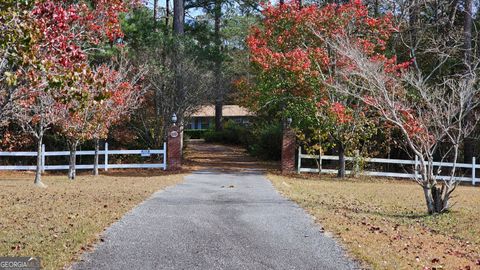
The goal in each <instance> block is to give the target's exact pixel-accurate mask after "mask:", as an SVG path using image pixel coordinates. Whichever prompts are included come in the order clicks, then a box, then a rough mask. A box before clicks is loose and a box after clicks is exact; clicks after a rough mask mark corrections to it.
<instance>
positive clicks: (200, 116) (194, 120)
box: [187, 105, 254, 129]
mask: <svg viewBox="0 0 480 270" xmlns="http://www.w3.org/2000/svg"><path fill="white" fill-rule="evenodd" d="M222 111H223V121H228V120H233V121H235V122H236V123H239V124H248V123H249V122H250V121H249V119H250V118H252V117H253V116H254V114H253V113H252V112H251V111H249V110H248V109H246V108H244V107H241V106H238V105H224V106H223V110H222ZM214 125H215V106H214V105H206V106H202V107H200V108H199V109H198V110H197V111H196V112H195V113H193V114H192V115H191V116H190V123H189V124H188V125H187V129H208V128H210V127H213V126H214Z"/></svg>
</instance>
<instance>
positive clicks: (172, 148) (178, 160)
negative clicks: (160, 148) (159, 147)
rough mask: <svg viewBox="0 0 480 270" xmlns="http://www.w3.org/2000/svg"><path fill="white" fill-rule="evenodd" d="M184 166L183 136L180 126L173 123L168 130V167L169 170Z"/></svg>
mask: <svg viewBox="0 0 480 270" xmlns="http://www.w3.org/2000/svg"><path fill="white" fill-rule="evenodd" d="M181 168H182V136H180V128H179V127H178V126H177V125H173V126H171V127H170V129H169V130H168V139H167V169H168V170H169V171H174V170H180V169H181Z"/></svg>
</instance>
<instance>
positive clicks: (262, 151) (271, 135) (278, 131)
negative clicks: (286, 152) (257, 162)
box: [247, 124, 282, 160]
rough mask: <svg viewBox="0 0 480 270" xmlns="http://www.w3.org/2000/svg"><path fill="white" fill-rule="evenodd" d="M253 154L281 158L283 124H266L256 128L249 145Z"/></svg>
mask: <svg viewBox="0 0 480 270" xmlns="http://www.w3.org/2000/svg"><path fill="white" fill-rule="evenodd" d="M247 150H248V152H249V153H250V154H251V155H252V156H256V157H259V158H261V159H267V160H280V159H281V156H282V125H281V124H266V125H262V126H261V127H259V126H257V127H256V128H255V135H254V136H253V138H252V142H251V143H249V144H248V145H247Z"/></svg>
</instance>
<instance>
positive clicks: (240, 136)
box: [204, 121, 282, 160]
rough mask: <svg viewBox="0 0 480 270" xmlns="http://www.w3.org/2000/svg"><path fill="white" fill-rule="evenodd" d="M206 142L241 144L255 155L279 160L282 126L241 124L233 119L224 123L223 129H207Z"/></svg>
mask: <svg viewBox="0 0 480 270" xmlns="http://www.w3.org/2000/svg"><path fill="white" fill-rule="evenodd" d="M204 136H205V137H204V138H205V141H206V142H211V143H224V144H234V145H241V146H243V147H245V148H246V149H247V151H248V152H249V153H250V154H251V155H252V156H255V157H258V158H261V159H267V160H280V158H281V151H282V150H281V147H282V126H281V125H280V124H268V123H261V124H258V125H256V126H248V127H246V126H242V125H239V124H237V123H235V122H233V121H228V122H226V123H225V125H224V129H223V131H215V130H208V131H206V132H205V134H204Z"/></svg>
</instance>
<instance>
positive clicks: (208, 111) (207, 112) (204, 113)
mask: <svg viewBox="0 0 480 270" xmlns="http://www.w3.org/2000/svg"><path fill="white" fill-rule="evenodd" d="M222 111H223V116H224V117H241V116H253V115H254V114H253V113H252V112H251V111H249V110H248V109H247V108H244V107H241V106H238V105H223V110H222ZM214 116H215V106H214V105H206V106H202V107H200V108H199V109H198V110H197V111H196V112H195V113H193V114H192V117H214Z"/></svg>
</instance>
